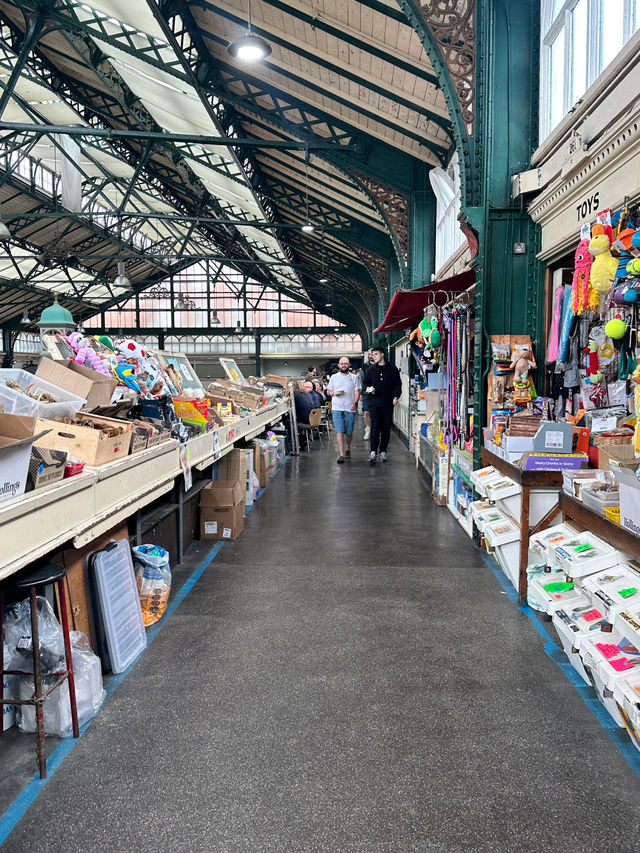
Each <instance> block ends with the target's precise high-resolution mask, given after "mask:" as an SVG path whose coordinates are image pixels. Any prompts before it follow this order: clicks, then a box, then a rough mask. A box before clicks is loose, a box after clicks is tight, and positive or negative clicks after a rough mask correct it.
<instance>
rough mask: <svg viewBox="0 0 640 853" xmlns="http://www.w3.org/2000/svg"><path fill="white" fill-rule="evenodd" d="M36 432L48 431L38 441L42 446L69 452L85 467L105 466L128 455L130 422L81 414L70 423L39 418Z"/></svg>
mask: <svg viewBox="0 0 640 853" xmlns="http://www.w3.org/2000/svg"><path fill="white" fill-rule="evenodd" d="M69 420H70V419H69ZM36 430H37V431H38V432H39V431H41V430H49V432H48V433H47V434H46V435H45V436H43V438H42V439H39V440H38V444H39V445H40V446H42V447H52V448H54V449H55V450H66V451H67V453H69V454H70V455H71V456H74V457H75V458H77V459H80V460H81V461H82V462H84V463H85V465H104V464H106V463H107V462H113V461H114V460H115V459H120V458H122V457H123V456H127V455H128V454H129V445H130V444H131V424H130V423H129V422H128V421H119V420H116V419H115V418H103V417H101V416H98V415H90V414H84V413H80V414H78V416H77V417H76V418H75V419H74V420H73V421H71V422H69V421H49V420H45V419H42V418H39V419H38V421H37V423H36Z"/></svg>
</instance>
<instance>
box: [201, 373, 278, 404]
mask: <svg viewBox="0 0 640 853" xmlns="http://www.w3.org/2000/svg"><path fill="white" fill-rule="evenodd" d="M209 391H210V392H211V394H214V395H216V396H218V397H221V398H223V399H227V400H232V401H233V403H234V404H235V405H236V406H242V407H243V408H245V409H249V411H252V412H255V411H257V410H258V409H262V408H263V407H264V406H265V405H266V402H267V398H266V396H265V394H264V392H263V391H261V390H260V389H258V388H250V387H249V386H245V385H242V386H239V385H234V384H233V383H232V382H228V381H226V380H224V379H218V380H216V381H215V382H211V383H210V385H209Z"/></svg>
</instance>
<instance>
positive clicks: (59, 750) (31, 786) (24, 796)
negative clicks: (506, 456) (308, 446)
mask: <svg viewBox="0 0 640 853" xmlns="http://www.w3.org/2000/svg"><path fill="white" fill-rule="evenodd" d="M286 458H287V457H285V459H286ZM264 492H265V489H260V490H259V491H258V496H257V498H256V501H257V500H258V499H259V498H261V497H262V495H263V494H264ZM254 506H255V501H254V503H253V504H252V505H251V506H250V507H249V508H248V510H247V512H249V511H250V510H252V509H253V507H254ZM225 545H226V542H217V543H216V544H215V545H214V546H213V548H212V549H211V551H210V552H209V553H208V554H207V556H206V557H205V558H204V560H203V561H202V562H201V563H200V565H199V566H198V568H197V569H196V570H195V571H194V572H193V574H191V575H190V576H189V578H188V579H187V580H186V581H185V582H184V583H183V585H182V586H181V587H180V589H179V590H178V592H177V593H176V595H175V596H174V598H172V599H171V601H170V602H169V605H168V607H167V609H166V610H165V612H164V615H163V617H162V619H161V620H160V621H159V622H156V623H155V625H152V626H151V627H150V628H149V629H148V631H147V646H149V645H151V643H152V642H153V641H154V639H155V638H156V637H157V635H158V634H159V633H160V631H161V630H162V629H163V628H164V626H165V625H166V624H167V622H168V620H169V618H170V616H171V615H172V614H173V613H174V612H175V611H176V610H177V608H178V607H179V606H180V604H181V603H182V602H183V601H184V599H185V598H186V596H187V595H188V594H189V593H190V592H191V590H192V589H193V587H194V586H195V584H196V583H197V582H198V580H199V579H200V578H201V577H202V575H203V574H204V572H205V571H206V570H207V568H208V567H209V566H210V564H211V563H212V562H213V561H214V559H215V558H216V557H217V556H218V554H219V553H220V551H221V549H222V548H223V547H224V546H225ZM140 659H141V658H138V659H137V660H135V661H134V662H133V663H132V664H131V666H130V667H129V669H126V670H125V671H124V672H120V673H118V674H117V675H113V676H111V678H110V679H109V681H108V682H107V684H106V685H105V692H106V694H107V698H106V699H105V702H106V701H108V699H109V697H110V696H111V695H112V694H113V693H114V692H115V691H116V690H117V689H118V687H119V686H120V685H121V684H122V682H123V681H124V679H125V678H126V677H127V676H128V675H129V673H130V672H131V670H132V669H133V668H134V667H135V665H136V664H137V663H138V661H139V660H140ZM94 720H95V717H93V718H92V719H91V720H89V721H88V722H87V723H85V724H84V726H81V727H80V737H82V735H83V734H84V733H85V732H86V730H87V729H88V728H89V726H90V725H91V723H92V722H93V721H94ZM79 739H80V738H78V739H76V738H73V737H67V738H64V740H62V741H61V742H60V744H59V745H58V746H56V748H55V749H54V750H53V751H52V753H51V755H50V756H49V757H48V758H47V778H46V779H41V778H40V774H39V773H38V772H36V773H34V775H33V778H32V779H31V780H30V781H29V782H28V783H27V784H26V786H25V787H24V788H23V789H22V791H21V792H20V794H18V796H17V797H16V798H15V800H14V801H13V802H12V803H11V805H10V806H9V808H8V809H7V810H6V811H5V812H4V814H3V815H2V816H0V846H2V844H3V843H4V841H5V840H6V839H7V837H8V836H9V834H10V833H11V832H12V831H13V829H14V827H15V826H16V825H17V823H18V821H20V820H21V819H22V818H23V817H24V814H25V812H26V811H27V809H28V808H29V806H30V805H31V804H32V803H33V801H34V800H35V799H36V797H37V796H38V794H39V793H40V792H41V791H42V789H43V788H44V786H45V785H46V784H47V782H48V781H49V780H50V779H51V777H52V776H53V774H54V773H55V772H56V770H57V769H58V767H60V765H61V764H62V762H63V761H64V759H65V758H66V757H67V755H69V753H70V752H71V750H72V749H73V747H74V746H75V745H76V744H77V743H78V740H79Z"/></svg>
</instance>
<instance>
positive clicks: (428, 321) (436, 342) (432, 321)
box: [419, 308, 441, 349]
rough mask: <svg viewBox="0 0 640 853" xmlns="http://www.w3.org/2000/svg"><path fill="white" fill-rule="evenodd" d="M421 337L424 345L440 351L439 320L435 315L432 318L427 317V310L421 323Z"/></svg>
mask: <svg viewBox="0 0 640 853" xmlns="http://www.w3.org/2000/svg"><path fill="white" fill-rule="evenodd" d="M419 329H420V337H421V338H422V340H423V341H424V343H425V344H426V345H427V346H428V347H431V349H438V347H439V346H440V339H441V338H440V331H439V329H438V318H437V317H436V316H435V314H433V315H432V316H431V317H429V316H428V315H427V309H426V308H425V310H424V317H423V318H422V320H421V321H420V326H419Z"/></svg>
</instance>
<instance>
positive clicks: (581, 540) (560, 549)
mask: <svg viewBox="0 0 640 853" xmlns="http://www.w3.org/2000/svg"><path fill="white" fill-rule="evenodd" d="M551 558H552V561H553V563H554V564H555V565H558V566H560V568H561V569H563V570H564V571H565V572H566V573H567V575H568V577H570V578H582V577H585V576H586V575H592V574H594V573H595V572H599V571H602V570H604V569H612V568H614V567H615V566H617V565H618V563H619V562H620V554H619V552H618V551H617V550H616V549H615V548H612V547H611V545H608V544H607V543H606V542H603V541H602V539H599V538H598V537H597V536H594V534H593V533H589V532H585V533H577V534H576V535H575V536H573V537H572V538H571V539H565V540H564V541H563V542H560V543H558V544H556V545H554V547H553V548H552V550H551Z"/></svg>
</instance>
